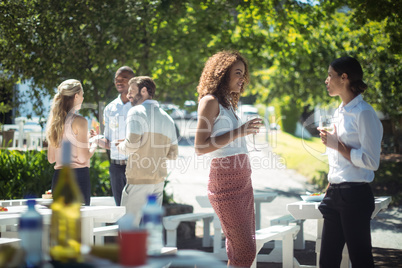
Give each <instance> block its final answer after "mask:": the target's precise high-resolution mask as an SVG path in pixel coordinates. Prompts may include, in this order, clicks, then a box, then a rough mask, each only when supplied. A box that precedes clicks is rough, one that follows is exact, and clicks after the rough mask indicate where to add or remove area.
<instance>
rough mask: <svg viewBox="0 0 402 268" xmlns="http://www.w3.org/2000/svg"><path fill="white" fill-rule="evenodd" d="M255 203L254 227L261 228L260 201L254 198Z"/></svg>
mask: <svg viewBox="0 0 402 268" xmlns="http://www.w3.org/2000/svg"><path fill="white" fill-rule="evenodd" d="M254 203H255V229H256V230H260V229H261V201H259V200H254Z"/></svg>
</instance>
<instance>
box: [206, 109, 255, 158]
mask: <svg viewBox="0 0 402 268" xmlns="http://www.w3.org/2000/svg"><path fill="white" fill-rule="evenodd" d="M241 125H242V122H241V120H240V118H239V116H237V115H235V111H234V110H233V108H232V106H230V107H229V109H226V108H225V107H223V106H222V105H221V104H219V114H218V116H217V117H216V119H215V122H214V126H213V128H212V132H211V137H216V136H220V135H223V134H225V133H226V132H229V131H231V130H233V129H236V128H238V127H240V126H241ZM247 153H248V150H247V145H246V139H245V138H244V137H241V138H237V139H235V140H234V141H232V142H231V143H229V144H227V145H226V146H224V147H222V148H219V149H217V150H215V151H213V152H210V153H209V156H210V157H211V158H222V157H227V156H232V155H237V154H247Z"/></svg>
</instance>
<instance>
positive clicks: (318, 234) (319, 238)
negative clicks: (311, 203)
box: [315, 219, 324, 267]
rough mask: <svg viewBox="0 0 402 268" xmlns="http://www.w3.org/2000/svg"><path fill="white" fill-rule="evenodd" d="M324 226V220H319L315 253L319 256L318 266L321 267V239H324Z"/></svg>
mask: <svg viewBox="0 0 402 268" xmlns="http://www.w3.org/2000/svg"><path fill="white" fill-rule="evenodd" d="M323 226H324V219H317V240H316V242H315V252H316V255H317V259H316V265H317V267H319V263H320V250H321V239H322V228H323Z"/></svg>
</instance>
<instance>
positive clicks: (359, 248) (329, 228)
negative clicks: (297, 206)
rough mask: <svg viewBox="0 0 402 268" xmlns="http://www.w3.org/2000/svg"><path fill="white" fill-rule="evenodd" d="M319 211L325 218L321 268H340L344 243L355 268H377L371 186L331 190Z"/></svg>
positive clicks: (347, 185)
mask: <svg viewBox="0 0 402 268" xmlns="http://www.w3.org/2000/svg"><path fill="white" fill-rule="evenodd" d="M319 210H320V211H321V213H322V215H323V217H324V227H323V230H322V241H321V252H320V261H319V262H320V268H332V267H333V268H339V266H340V264H341V261H342V250H343V247H344V245H345V242H346V245H347V247H348V251H349V257H350V261H351V262H352V267H353V268H371V267H374V261H373V254H372V246H371V233H370V221H371V214H372V213H373V210H374V196H373V193H372V191H371V188H370V185H369V184H368V183H365V184H356V183H355V184H354V183H342V184H340V185H334V186H330V187H329V188H328V190H327V194H326V196H325V197H324V199H323V201H322V202H321V204H320V206H319Z"/></svg>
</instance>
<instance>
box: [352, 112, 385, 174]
mask: <svg viewBox="0 0 402 268" xmlns="http://www.w3.org/2000/svg"><path fill="white" fill-rule="evenodd" d="M357 128H358V134H359V140H360V144H361V146H360V148H353V149H352V150H351V151H350V158H351V162H352V163H353V165H355V166H357V167H360V168H365V169H369V170H377V169H378V167H379V166H380V154H381V140H382V135H383V128H382V124H381V122H380V120H379V119H378V118H377V115H376V114H375V113H373V112H372V111H370V110H365V111H362V112H361V113H360V114H359V116H358V118H357Z"/></svg>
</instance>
